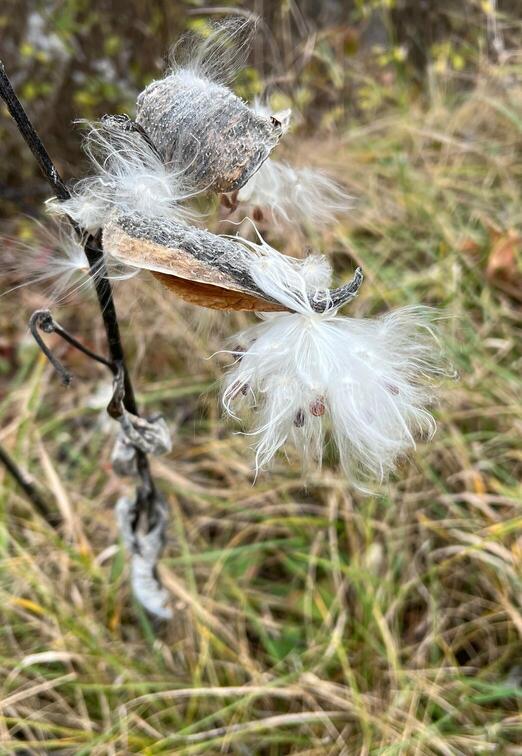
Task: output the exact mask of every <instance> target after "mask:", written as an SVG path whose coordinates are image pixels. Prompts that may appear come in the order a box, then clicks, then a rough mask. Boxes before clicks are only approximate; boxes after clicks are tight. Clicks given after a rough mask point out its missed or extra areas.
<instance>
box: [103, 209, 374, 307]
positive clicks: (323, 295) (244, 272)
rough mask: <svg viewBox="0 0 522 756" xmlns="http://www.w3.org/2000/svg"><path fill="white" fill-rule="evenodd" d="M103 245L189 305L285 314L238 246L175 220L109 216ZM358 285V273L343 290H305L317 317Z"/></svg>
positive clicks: (344, 300)
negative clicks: (153, 278)
mask: <svg viewBox="0 0 522 756" xmlns="http://www.w3.org/2000/svg"><path fill="white" fill-rule="evenodd" d="M103 246H104V249H105V251H106V252H107V254H109V255H111V256H112V257H114V258H116V259H117V260H119V261H120V262H123V263H125V264H127V265H130V266H133V267H138V268H143V269H145V270H150V271H151V272H152V273H153V274H154V275H155V276H156V277H157V278H159V279H160V280H161V281H162V283H163V284H165V286H167V287H168V288H170V289H172V290H173V291H174V292H175V293H176V294H177V295H178V296H180V297H182V298H183V299H185V300H187V301H188V302H192V303H193V304H197V305H200V306H202V307H210V308H212V309H220V310H255V311H257V312H270V311H272V312H273V311H276V312H277V311H285V310H288V308H287V307H286V306H285V305H283V304H281V303H280V302H278V301H277V300H275V299H273V298H272V297H271V296H269V295H268V294H266V292H264V291H263V290H262V289H260V288H259V286H258V285H257V284H256V282H255V281H254V280H253V278H252V275H251V272H250V271H251V266H252V260H253V253H252V252H251V251H250V250H249V249H248V248H247V247H245V246H244V245H243V244H241V243H240V242H239V241H234V240H233V239H230V238H227V237H222V236H216V235H215V234H212V233H210V231H205V230H203V229H198V228H194V227H192V226H188V225H185V224H183V223H179V222H176V221H172V220H167V219H152V218H146V217H144V216H141V215H137V214H134V215H119V216H114V217H113V219H112V220H111V221H110V222H109V223H108V224H107V226H106V227H105V228H104V231H103ZM362 280H363V276H362V272H361V270H360V268H358V269H357V271H356V272H355V276H354V278H353V280H352V281H350V282H349V283H348V284H346V285H344V286H341V287H339V288H337V289H325V290H324V291H321V292H317V291H315V290H314V291H310V295H309V300H310V304H311V305H312V308H313V309H314V310H315V311H316V312H323V311H324V310H325V309H326V308H331V307H335V308H339V307H342V306H343V305H344V304H346V303H347V302H349V301H351V300H352V299H353V298H354V297H355V296H356V295H357V292H358V290H359V287H360V285H361V283H362ZM318 294H319V296H318Z"/></svg>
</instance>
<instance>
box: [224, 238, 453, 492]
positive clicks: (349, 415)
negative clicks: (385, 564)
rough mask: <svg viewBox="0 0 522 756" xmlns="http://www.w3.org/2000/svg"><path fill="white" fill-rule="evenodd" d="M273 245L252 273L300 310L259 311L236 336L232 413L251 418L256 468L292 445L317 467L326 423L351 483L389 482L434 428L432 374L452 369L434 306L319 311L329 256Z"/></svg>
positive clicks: (230, 380)
mask: <svg viewBox="0 0 522 756" xmlns="http://www.w3.org/2000/svg"><path fill="white" fill-rule="evenodd" d="M256 246H257V245H256ZM262 246H263V247H264V248H265V250H266V248H267V247H268V245H266V244H265V243H263V245H262ZM272 252H273V253H274V254H271V253H268V254H266V255H265V256H261V257H260V258H257V259H256V260H255V261H254V262H253V264H252V268H251V274H252V277H253V279H254V280H255V282H256V283H257V285H258V286H259V287H260V288H262V289H263V290H264V291H265V292H266V293H267V294H270V295H271V296H273V297H275V298H276V299H278V301H280V302H281V303H282V304H285V305H286V306H287V307H288V308H289V309H291V310H293V312H290V313H270V314H263V315H260V317H261V318H262V323H260V324H258V325H255V326H253V327H251V328H249V329H247V330H246V331H244V332H243V333H241V334H239V335H238V336H237V337H236V339H237V342H239V344H240V345H241V346H240V347H238V348H237V349H235V350H234V354H235V355H236V357H237V359H236V363H235V365H234V366H233V368H232V369H231V371H230V373H229V375H228V377H227V380H226V386H225V389H224V394H223V404H224V407H225V410H226V412H227V413H228V414H229V415H231V416H234V417H236V412H238V413H239V412H243V411H244V412H246V414H247V416H249V417H250V420H251V430H250V431H249V433H250V434H251V435H252V436H254V437H255V439H256V445H255V450H256V471H259V470H260V469H261V468H263V467H265V466H266V465H267V464H268V463H269V462H270V460H271V459H272V458H273V456H274V455H275V453H276V452H277V450H278V449H280V448H281V447H282V446H283V445H284V444H286V443H287V442H291V443H292V444H293V445H294V446H295V447H296V448H297V450H298V451H299V452H300V454H301V456H302V459H303V464H304V466H305V469H307V468H309V467H311V466H313V465H314V464H319V465H320V463H321V458H322V453H323V446H324V441H325V434H326V431H327V429H328V430H329V432H330V434H331V436H332V438H333V439H334V441H335V443H336V445H337V449H338V453H339V459H340V463H341V466H342V468H343V470H344V471H345V473H346V474H347V475H348V476H349V477H351V479H352V481H353V482H356V483H357V482H362V481H365V480H367V479H369V478H377V479H378V480H380V481H382V480H383V479H384V478H385V477H386V475H387V474H388V473H389V472H391V471H392V470H393V469H394V467H395V464H396V461H397V459H398V457H400V456H402V455H404V454H405V453H407V452H408V451H409V450H411V449H412V448H414V447H415V438H417V437H431V436H432V435H433V433H434V432H435V421H434V419H433V417H432V415H431V414H430V412H429V411H428V409H427V407H428V406H429V405H430V404H431V403H432V401H433V399H434V395H433V381H432V379H433V377H435V376H440V375H443V374H446V372H447V370H446V368H445V365H444V360H443V358H442V356H441V354H440V349H439V346H438V342H437V337H436V333H435V331H434V327H433V320H434V311H432V310H430V309H429V308H426V307H405V308H401V309H398V310H394V311H392V312H391V313H389V314H387V315H385V316H383V317H381V318H378V319H375V320H370V319H356V318H346V317H342V316H338V315H337V312H336V311H335V309H333V308H332V307H331V306H330V307H327V308H326V310H325V311H324V312H322V313H319V312H315V311H314V309H313V307H312V305H311V304H310V301H309V294H310V288H312V289H313V288H315V289H316V293H317V294H319V293H320V292H321V294H323V293H324V291H321V290H324V288H325V287H326V286H328V285H329V283H330V279H331V269H330V266H329V265H328V263H327V261H326V260H325V258H322V257H309V258H308V259H306V260H304V261H298V260H292V259H291V258H287V257H284V256H282V255H279V254H278V253H277V252H275V250H272ZM430 384H431V385H430Z"/></svg>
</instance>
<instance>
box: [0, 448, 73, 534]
mask: <svg viewBox="0 0 522 756" xmlns="http://www.w3.org/2000/svg"><path fill="white" fill-rule="evenodd" d="M0 462H2V464H3V466H4V467H5V469H6V470H7V472H8V473H9V474H10V475H11V477H12V478H13V479H14V480H15V481H16V483H18V485H19V486H20V488H21V489H22V491H23V492H24V494H25V495H26V496H27V498H28V499H29V501H30V502H31V503H32V505H33V506H34V508H35V509H36V511H37V512H38V513H39V514H40V515H41V516H42V517H43V518H44V520H45V521H46V522H48V523H49V525H52V527H54V528H55V527H57V526H58V525H59V524H60V520H61V518H60V517H59V515H58V514H56V513H54V512H51V510H50V509H49V507H48V506H47V504H46V502H45V501H44V499H43V497H42V495H41V494H40V492H39V491H38V489H37V488H36V486H35V485H34V484H33V483H31V481H30V480H29V478H28V477H27V475H26V474H25V473H24V472H22V470H21V469H20V468H19V467H18V465H17V464H16V462H15V461H14V459H13V458H12V457H11V456H10V455H9V454H8V453H7V452H6V450H5V449H4V448H3V447H2V446H0Z"/></svg>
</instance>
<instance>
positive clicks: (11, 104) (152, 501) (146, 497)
mask: <svg viewBox="0 0 522 756" xmlns="http://www.w3.org/2000/svg"><path fill="white" fill-rule="evenodd" d="M0 96H1V97H2V98H3V99H4V101H5V103H6V105H7V108H8V110H9V112H10V114H11V115H12V117H13V119H14V120H15V122H16V124H17V126H18V129H19V131H20V133H21V135H22V136H23V138H24V140H25V142H26V144H27V145H28V147H29V149H30V150H31V152H32V153H33V155H34V157H35V159H36V161H37V163H38V165H39V166H40V169H41V171H42V173H43V174H44V176H45V177H46V179H47V181H48V182H49V184H50V185H51V187H52V189H53V191H54V192H55V194H56V196H57V197H58V199H60V200H66V199H69V197H70V192H69V190H68V189H67V187H66V186H65V183H64V181H63V179H62V178H61V176H60V174H59V173H58V171H57V169H56V167H55V165H54V164H53V162H52V160H51V158H50V157H49V154H48V152H47V150H46V149H45V147H44V145H43V143H42V141H41V139H40V137H39V136H38V134H37V132H36V130H35V128H34V126H33V125H32V123H31V121H30V120H29V118H28V116H27V114H26V112H25V110H24V108H23V107H22V104H21V102H20V101H19V99H18V97H17V96H16V94H15V92H14V90H13V88H12V86H11V82H10V81H9V78H8V76H7V74H6V72H5V68H4V65H3V63H2V61H0ZM71 223H72V224H73V226H74V228H75V229H76V231H77V233H78V234H79V235H80V236H81V238H82V239H83V240H84V250H85V255H86V257H87V260H88V262H89V267H90V271H91V276H92V279H93V282H94V286H95V290H96V295H97V298H98V303H99V306H100V310H101V314H102V318H103V323H104V326H105V333H106V335H107V342H108V347H109V354H110V358H111V361H112V362H113V363H115V364H118V365H121V369H122V370H123V381H124V398H123V404H124V406H125V408H126V409H127V410H128V411H129V412H132V414H134V415H138V407H137V403H136V397H135V394H134V389H133V386H132V382H131V379H130V376H129V373H128V370H127V366H126V362H125V354H124V351H123V344H122V340H121V335H120V329H119V324H118V316H117V314H116V307H115V304H114V298H113V295H112V286H111V283H110V281H109V279H108V278H107V276H106V275H105V260H104V257H103V248H102V242H101V232H98V233H97V234H96V235H94V236H93V235H92V234H87V233H86V232H85V231H84V230H83V229H81V228H79V227H78V225H77V224H75V223H74V222H72V221H71ZM136 460H137V469H138V475H139V477H140V481H141V484H140V486H139V488H138V495H137V500H138V505H139V510H140V513H144V514H146V516H147V521H148V528H149V529H150V528H153V527H154V525H155V524H156V519H157V514H156V512H155V509H156V490H155V486H154V481H153V480H152V476H151V472H150V465H149V460H148V458H147V456H146V454H145V453H144V452H143V451H141V450H140V449H136Z"/></svg>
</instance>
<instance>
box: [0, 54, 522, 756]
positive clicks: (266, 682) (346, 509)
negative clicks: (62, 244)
mask: <svg viewBox="0 0 522 756" xmlns="http://www.w3.org/2000/svg"><path fill="white" fill-rule="evenodd" d="M521 77H522V66H520V65H519V62H518V61H517V60H516V59H512V60H510V61H508V62H507V63H505V64H504V65H503V66H502V67H500V66H494V65H493V64H488V65H486V64H484V65H483V66H482V67H481V70H480V71H479V73H478V75H477V78H476V79H475V80H473V81H472V82H468V85H467V87H466V89H465V94H463V93H462V90H461V93H460V94H458V95H457V94H455V88H454V87H453V85H452V82H451V79H449V78H448V77H447V76H446V75H444V74H440V75H439V74H437V73H436V72H434V73H433V75H432V76H431V78H430V79H429V87H428V89H427V91H426V92H425V94H424V96H423V97H419V96H418V93H414V92H413V91H412V90H411V88H406V87H405V86H403V84H401V82H400V80H397V79H394V80H391V81H389V82H388V83H387V84H386V85H384V84H383V83H382V82H381V84H377V83H376V82H373V81H367V82H365V86H366V87H367V89H368V96H369V97H370V96H371V97H373V98H375V99H377V100H378V107H376V108H375V116H374V117H371V118H368V117H367V115H366V116H365V117H364V118H363V117H361V120H360V122H357V121H353V122H352V124H351V126H350V128H349V129H348V130H347V131H346V132H345V133H344V135H343V136H342V137H340V138H339V139H337V140H335V141H328V142H326V143H321V142H319V140H314V141H312V142H310V143H309V144H303V143H301V144H300V145H299V151H300V153H301V154H302V156H303V157H308V158H309V157H310V155H312V156H313V159H314V160H317V162H321V163H323V164H325V165H331V166H332V167H333V169H334V170H335V171H337V173H338V175H339V176H340V177H341V178H344V179H345V180H346V181H347V182H348V184H349V186H350V189H351V191H352V193H353V194H354V195H355V196H356V197H357V205H356V208H355V209H354V211H353V212H352V214H351V215H350V217H349V218H347V219H345V220H344V221H343V222H342V223H340V224H339V225H338V226H336V227H335V228H334V229H333V230H331V231H330V232H328V234H326V235H325V236H324V237H323V238H320V239H314V240H313V241H314V245H315V246H317V247H319V248H321V249H323V250H324V251H326V252H329V253H331V254H332V260H333V261H334V263H335V266H336V270H337V272H338V274H339V277H340V278H341V279H342V278H343V277H347V276H348V275H349V272H350V271H351V270H352V269H353V265H354V262H359V263H361V264H362V265H363V266H364V269H365V272H366V276H367V279H366V283H365V286H364V291H363V293H362V294H361V297H360V298H359V299H358V300H357V302H356V304H355V305H354V306H353V308H352V310H351V313H352V314H356V315H359V316H368V315H372V314H376V313H379V312H383V311H386V310H387V309H388V308H391V307H394V306H400V305H404V304H408V303H416V302H424V303H430V304H434V305H437V306H441V307H443V308H444V309H445V312H446V313H447V315H448V319H447V320H446V321H445V333H446V339H447V342H448V349H449V352H450V355H451V357H452V359H453V361H454V363H455V366H456V368H457V370H458V372H459V375H460V378H459V380H458V381H457V382H455V383H448V384H447V385H446V386H445V388H444V390H443V392H442V397H441V403H440V408H439V409H438V411H437V417H438V422H439V430H438V433H437V435H436V438H435V440H434V441H433V442H432V443H431V444H430V445H421V446H420V447H419V449H418V451H417V454H416V455H415V456H414V458H413V459H412V460H410V461H409V462H407V463H405V464H404V465H403V466H402V467H401V470H400V473H399V475H398V476H397V478H396V480H394V481H392V482H391V483H390V484H389V485H388V486H385V487H383V488H382V490H381V491H380V492H379V494H378V495H374V496H367V497H364V496H362V495H360V494H358V493H357V492H355V491H353V490H351V489H350V487H349V486H348V485H347V483H346V481H345V480H344V479H343V478H342V476H340V475H339V474H338V473H337V472H336V470H335V469H334V467H331V466H329V465H328V464H327V465H326V466H325V469H324V470H323V472H322V473H321V474H318V475H317V476H315V477H314V478H313V479H312V481H311V482H310V483H309V485H308V488H307V489H305V487H304V486H303V481H302V479H301V477H300V473H299V467H298V465H297V463H296V461H295V460H294V459H293V458H292V457H291V458H290V461H289V462H287V461H285V460H284V459H280V460H278V462H277V463H276V465H275V467H274V469H273V470H272V472H271V473H270V474H265V475H263V476H261V477H260V479H259V480H258V482H257V483H256V485H255V486H254V487H253V486H252V474H251V457H250V452H249V449H248V439H245V438H243V437H241V436H239V435H236V434H235V433H234V430H235V429H234V428H233V427H232V426H230V425H228V424H224V423H223V422H222V420H221V418H220V416H219V409H218V404H217V401H216V386H217V381H218V379H219V376H220V374H221V369H222V364H223V363H222V361H220V358H219V357H218V358H214V359H212V360H208V359H207V357H208V356H209V355H210V354H211V353H212V352H213V351H215V350H216V349H219V348H220V347H221V346H222V344H223V336H224V335H226V334H228V333H232V332H233V330H234V329H236V328H237V326H238V325H239V324H240V323H243V322H247V321H248V320H250V317H249V316H246V315H238V316H229V317H226V318H223V317H221V316H219V317H217V316H215V315H213V314H212V313H206V312H203V311H199V310H196V309H194V308H190V307H188V306H185V305H183V304H180V303H179V302H178V301H176V300H175V299H173V298H171V297H170V296H169V295H168V294H166V293H165V292H164V291H163V290H161V289H159V288H155V287H153V286H152V285H147V286H146V287H144V288H143V287H141V286H139V284H138V282H137V281H131V282H127V283H125V284H121V285H120V286H118V291H117V295H118V301H119V304H120V309H121V310H122V313H123V328H124V332H125V339H126V341H127V342H128V344H129V350H130V352H131V353H132V356H133V365H134V366H135V368H134V372H135V376H136V383H137V385H138V386H139V390H140V401H141V404H142V406H144V407H146V408H147V409H150V410H151V411H152V410H157V409H158V408H159V409H161V410H162V411H163V412H164V413H165V415H166V416H167V418H169V420H170V421H171V422H172V423H173V424H174V425H175V427H176V432H175V444H174V449H173V451H172V453H171V454H170V455H169V456H168V457H166V458H162V459H161V460H159V461H156V462H155V463H154V473H155V476H156V478H157V480H158V481H159V483H160V485H161V488H162V490H163V491H164V492H165V494H166V496H167V498H168V502H169V506H170V511H171V525H170V530H169V543H168V546H167V549H166V552H165V556H164V559H163V560H162V564H161V575H162V579H163V582H164V584H165V585H166V587H167V588H168V589H169V591H170V592H171V593H172V601H173V607H174V611H175V619H174V620H173V621H172V622H170V623H168V624H167V625H162V626H158V627H154V626H153V625H152V624H151V623H150V622H149V620H148V619H147V618H146V617H145V616H144V614H143V613H142V612H141V611H140V609H139V607H138V606H136V604H135V603H134V602H133V600H132V597H131V596H130V595H129V589H128V583H127V574H126V565H125V558H124V554H123V552H122V549H121V548H120V547H119V546H118V545H117V543H116V537H117V536H116V529H115V523H114V519H113V513H112V506H113V504H114V502H115V500H116V498H117V497H118V495H119V494H121V493H124V492H125V491H126V490H127V484H126V483H125V482H124V481H122V480H120V479H118V478H117V477H115V476H114V474H113V473H112V472H111V470H110V465H109V462H108V460H109V455H110V448H111V443H112V435H111V431H110V428H108V427H107V424H106V422H105V420H104V417H103V413H101V412H100V407H101V406H102V405H103V400H104V395H105V393H106V389H107V380H106V376H105V374H104V373H103V371H102V370H101V369H100V370H98V369H97V368H96V367H93V366H92V365H90V364H86V363H85V362H84V361H83V360H82V359H80V358H78V357H77V356H76V355H75V354H73V353H72V352H67V353H65V352H63V351H62V356H63V357H64V358H65V360H66V361H67V363H68V365H69V366H70V367H71V368H72V370H73V371H74V372H75V374H76V377H77V379H76V381H75V383H74V385H73V387H72V388H71V389H70V390H67V391H64V390H62V389H61V388H60V386H59V383H58V381H57V379H56V377H55V375H53V374H52V372H51V370H50V369H49V366H48V364H47V363H46V362H45V361H44V360H43V359H42V357H41V356H40V355H39V354H38V353H37V351H36V349H35V348H34V346H33V345H32V344H31V343H30V341H29V340H28V338H27V337H26V336H25V334H26V322H27V317H28V314H29V313H30V312H31V311H32V309H34V308H35V307H37V306H39V305H40V304H43V303H44V302H45V298H44V296H43V295H42V293H41V291H40V290H39V288H38V287H33V288H32V289H25V290H23V291H21V292H17V293H16V294H14V295H10V296H9V297H7V298H6V299H3V300H2V304H1V314H0V321H1V334H2V336H1V342H0V346H1V349H2V354H3V363H2V365H3V368H2V369H3V377H2V389H3V390H2V399H1V402H0V429H1V430H0V441H1V442H2V444H4V445H5V446H6V447H7V448H8V449H9V450H10V451H11V453H12V454H13V456H14V457H16V459H17V460H18V461H19V463H20V464H22V465H24V466H25V467H28V468H30V469H31V471H32V472H33V474H34V476H35V478H36V480H37V482H38V484H39V485H40V486H41V488H42V489H44V491H45V492H46V494H47V497H48V499H49V501H50V502H51V504H52V506H53V507H56V508H58V509H60V511H61V513H62V515H63V517H64V520H65V525H64V527H63V529H62V531H61V532H60V533H56V532H53V531H52V530H51V529H50V527H49V526H47V525H46V524H45V522H44V521H43V520H42V519H41V518H40V517H39V516H38V515H37V514H36V513H35V512H34V511H33V510H32V509H31V505H30V504H29V503H28V502H27V501H26V500H25V499H24V497H23V496H22V495H21V494H20V493H19V492H18V491H17V490H16V489H15V488H14V487H13V485H12V483H11V481H10V480H8V479H7V478H6V477H2V475H3V473H2V472H1V471H0V486H1V487H0V500H1V503H2V506H1V512H0V552H1V553H0V555H1V579H0V613H1V620H2V621H1V627H0V635H1V643H0V666H1V668H2V675H1V677H2V682H1V683H0V685H1V712H0V714H1V715H0V743H1V745H0V748H1V752H2V753H13V752H16V751H18V752H20V753H22V752H23V753H43V752H50V753H65V754H114V753H146V754H156V753H172V754H217V753H234V754H236V753H237V754H270V755H274V756H275V755H276V754H286V753H295V754H297V753H299V754H303V755H304V754H307V755H308V756H311V755H312V754H314V755H317V756H319V754H344V755H350V756H351V755H352V754H387V755H390V756H391V755H392V754H444V755H446V754H447V755H448V756H449V755H454V754H482V753H498V754H515V753H520V750H519V749H520V743H521V742H522V719H521V712H520V701H521V697H522V650H521V649H522V646H521V635H522V602H521V595H522V594H521V568H522V536H521V535H520V533H521V531H520V526H521V524H522V513H521V510H520V500H521V496H520V494H521V486H520V482H519V473H520V468H521V461H522V457H521V453H520V444H519V434H520V430H521V427H522V413H521V409H520V370H521V367H522V361H521V352H520V325H521V323H520V300H521V298H520V288H519V287H520V267H519V268H518V270H517V267H516V255H517V254H518V253H519V251H520V247H521V245H522V241H521V239H520V237H519V235H518V234H519V232H520V229H521V222H522V197H521V184H520V181H521V178H522V162H521V153H522V149H521V145H522V78H521ZM283 151H284V150H283ZM296 152H297V150H292V154H294V155H295V154H296ZM294 159H296V158H294ZM517 229H518V230H517ZM272 238H273V239H275V240H276V241H277V235H275V236H272ZM290 246H291V248H292V249H291V250H290V251H293V252H295V249H296V248H297V246H301V244H300V243H298V241H297V240H293V241H292V242H291V244H290ZM518 264H519V265H520V263H518ZM138 289H139V291H138ZM136 298H137V302H136ZM56 312H57V314H58V316H59V318H60V320H61V322H63V323H64V324H65V325H69V326H70V327H71V328H73V329H74V331H75V333H77V334H81V335H82V336H83V337H84V338H86V339H88V340H89V341H90V343H91V344H94V345H98V346H99V347H100V348H102V345H103V340H102V334H101V331H100V327H99V324H98V319H97V314H96V308H95V305H94V303H93V302H92V301H91V300H89V299H88V298H77V299H76V300H74V301H73V302H72V303H70V304H69V305H68V306H66V307H63V308H60V309H59V310H57V311H56ZM13 365H15V366H16V367H14V368H13V367H12V366H13ZM517 744H518V745H517Z"/></svg>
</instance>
